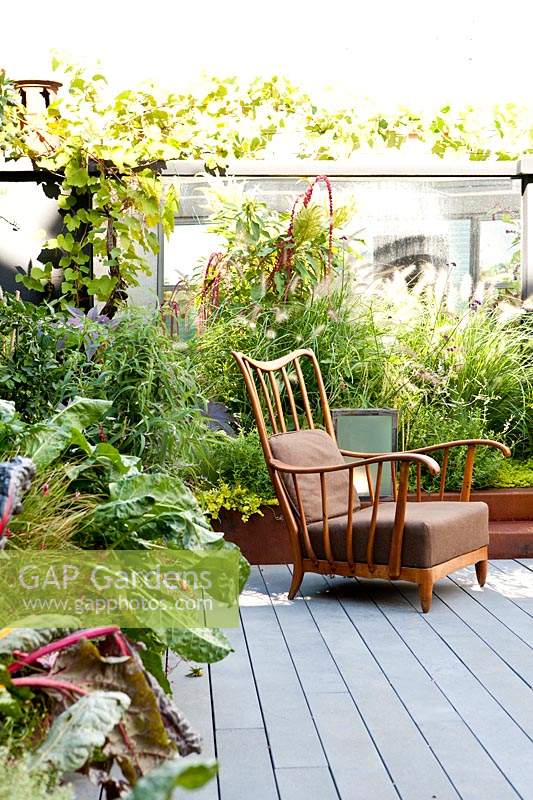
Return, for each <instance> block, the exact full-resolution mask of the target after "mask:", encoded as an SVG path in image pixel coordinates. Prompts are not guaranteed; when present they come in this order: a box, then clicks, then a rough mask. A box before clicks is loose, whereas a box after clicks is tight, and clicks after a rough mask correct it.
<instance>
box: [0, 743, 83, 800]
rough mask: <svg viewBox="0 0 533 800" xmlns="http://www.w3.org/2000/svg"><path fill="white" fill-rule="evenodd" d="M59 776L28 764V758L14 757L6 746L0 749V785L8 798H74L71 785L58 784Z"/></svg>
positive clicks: (33, 799) (56, 799)
mask: <svg viewBox="0 0 533 800" xmlns="http://www.w3.org/2000/svg"><path fill="white" fill-rule="evenodd" d="M58 784H59V777H58V776H57V775H54V774H53V773H50V772H47V771H44V770H41V771H34V770H31V769H30V768H29V766H28V758H27V756H26V757H19V758H15V757H13V755H12V754H11V753H10V751H9V750H8V749H7V748H3V749H1V750H0V786H1V787H2V789H1V791H2V794H3V796H4V797H5V798H9V800H28V798H31V800H74V790H73V788H72V787H71V786H59V785H58Z"/></svg>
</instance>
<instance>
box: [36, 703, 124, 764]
mask: <svg viewBox="0 0 533 800" xmlns="http://www.w3.org/2000/svg"><path fill="white" fill-rule="evenodd" d="M129 705H130V698H129V697H128V696H127V695H126V694H124V693H123V692H99V691H97V692H92V693H91V694H88V695H86V696H85V697H82V698H81V699H80V700H78V701H77V702H76V703H74V705H72V706H70V708H67V710H66V711H63V713H62V714H60V715H59V716H58V717H57V718H56V719H55V721H54V723H53V725H52V727H51V728H50V732H49V734H48V736H47V737H46V739H45V741H44V742H43V744H42V745H41V746H40V747H39V749H38V750H36V752H35V753H34V754H33V756H32V757H31V758H30V760H29V762H28V767H29V769H31V770H45V769H55V770H58V771H59V772H61V773H63V772H69V771H70V770H76V769H79V768H80V767H82V766H83V765H84V764H85V763H86V762H87V761H88V760H89V759H90V757H91V755H92V753H93V751H94V750H95V748H97V747H103V745H104V744H105V741H106V739H107V737H108V735H109V734H110V733H111V731H112V730H113V728H114V727H115V725H117V723H118V722H120V720H121V719H122V717H123V715H124V713H125V711H126V710H127V708H128V707H129Z"/></svg>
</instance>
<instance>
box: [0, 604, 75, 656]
mask: <svg viewBox="0 0 533 800" xmlns="http://www.w3.org/2000/svg"><path fill="white" fill-rule="evenodd" d="M47 625H49V626H50V627H46V626H47ZM59 625H61V627H59ZM33 626H38V627H33ZM77 628H79V621H78V620H76V619H75V618H74V617H64V616H63V617H62V616H60V615H57V614H42V615H41V616H39V617H25V618H24V619H21V620H18V621H16V622H13V623H12V624H11V625H10V626H9V627H8V628H2V630H0V658H1V657H2V656H11V654H12V653H13V650H20V651H21V652H23V653H30V652H31V651H32V650H37V649H38V648H39V647H44V645H46V644H49V642H53V641H54V640H55V639H60V638H61V637H62V636H65V635H66V634H67V633H68V632H69V631H72V630H76V629H77Z"/></svg>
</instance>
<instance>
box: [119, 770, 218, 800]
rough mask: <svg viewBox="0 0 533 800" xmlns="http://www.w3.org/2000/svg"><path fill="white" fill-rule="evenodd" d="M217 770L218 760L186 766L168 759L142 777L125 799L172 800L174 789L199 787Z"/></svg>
mask: <svg viewBox="0 0 533 800" xmlns="http://www.w3.org/2000/svg"><path fill="white" fill-rule="evenodd" d="M217 770H218V766H217V763H216V761H211V762H210V763H207V764H191V765H190V766H187V765H185V766H184V764H183V761H168V762H167V763H166V764H162V765H161V766H160V767H157V769H154V770H153V771H152V772H151V773H150V774H149V775H147V776H146V777H145V778H141V780H140V781H139V782H138V783H137V785H136V786H135V788H134V789H133V791H131V792H130V793H129V794H128V795H126V798H125V800H171V799H172V793H173V791H174V789H177V788H178V787H181V788H183V789H199V788H200V787H201V786H204V784H206V783H207V782H208V781H210V780H211V778H213V777H214V776H215V775H216V773H217Z"/></svg>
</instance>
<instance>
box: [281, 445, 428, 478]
mask: <svg viewBox="0 0 533 800" xmlns="http://www.w3.org/2000/svg"><path fill="white" fill-rule="evenodd" d="M341 453H342V454H343V455H345V452H344V451H342V450H341ZM397 461H404V462H407V463H415V464H419V465H420V466H425V467H426V468H427V469H428V470H429V471H430V472H431V474H432V475H438V474H439V473H440V467H439V465H438V463H437V462H436V461H435V459H434V458H431V457H430V456H426V455H424V454H419V453H415V452H405V453H379V454H377V455H376V454H375V453H374V454H373V455H372V457H371V458H365V459H363V460H361V461H348V462H346V464H335V465H334V466H331V465H330V466H323V467H321V466H314V467H298V466H296V465H295V464H286V463H285V462H284V461H278V459H276V458H271V459H270V460H269V464H270V466H271V467H272V468H273V469H275V470H277V471H278V472H285V473H289V474H292V475H313V474H314V475H318V474H321V473H328V472H340V471H341V470H346V469H354V468H356V467H368V466H371V465H372V464H383V463H389V462H397Z"/></svg>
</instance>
